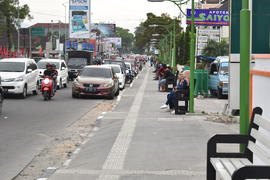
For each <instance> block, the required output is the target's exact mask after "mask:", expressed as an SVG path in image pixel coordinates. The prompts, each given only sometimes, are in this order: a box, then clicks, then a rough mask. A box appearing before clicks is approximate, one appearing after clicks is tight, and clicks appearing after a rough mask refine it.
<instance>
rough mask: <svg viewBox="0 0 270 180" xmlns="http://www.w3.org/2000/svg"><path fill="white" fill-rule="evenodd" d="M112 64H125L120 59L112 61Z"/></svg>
mask: <svg viewBox="0 0 270 180" xmlns="http://www.w3.org/2000/svg"><path fill="white" fill-rule="evenodd" d="M112 64H118V65H120V66H121V67H122V66H123V64H122V62H119V61H112Z"/></svg>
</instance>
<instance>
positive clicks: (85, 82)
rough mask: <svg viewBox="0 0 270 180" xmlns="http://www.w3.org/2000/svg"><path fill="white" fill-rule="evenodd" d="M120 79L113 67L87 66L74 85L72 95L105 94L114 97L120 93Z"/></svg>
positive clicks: (75, 96)
mask: <svg viewBox="0 0 270 180" xmlns="http://www.w3.org/2000/svg"><path fill="white" fill-rule="evenodd" d="M119 91H120V90H119V81H118V78H117V76H116V74H115V73H114V71H113V69H112V68H111V67H105V66H95V65H91V66H85V67H84V68H83V69H82V71H81V72H80V74H79V76H78V77H77V78H76V79H75V80H74V82H73V85H72V97H73V98H78V97H82V96H86V95H88V96H103V97H106V98H108V99H113V98H114V97H115V96H118V95H119Z"/></svg>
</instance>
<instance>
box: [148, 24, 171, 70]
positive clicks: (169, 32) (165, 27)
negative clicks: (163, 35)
mask: <svg viewBox="0 0 270 180" xmlns="http://www.w3.org/2000/svg"><path fill="white" fill-rule="evenodd" d="M175 21H176V20H175V19H174V22H173V23H171V24H168V25H158V24H152V25H149V27H162V28H164V29H165V30H166V31H167V32H168V34H169V35H170V44H169V47H170V50H169V53H170V54H169V59H171V62H170V63H171V67H173V68H176V65H175V59H176V27H175V26H176V25H175ZM172 26H173V29H172V31H169V28H171V27H172Z"/></svg>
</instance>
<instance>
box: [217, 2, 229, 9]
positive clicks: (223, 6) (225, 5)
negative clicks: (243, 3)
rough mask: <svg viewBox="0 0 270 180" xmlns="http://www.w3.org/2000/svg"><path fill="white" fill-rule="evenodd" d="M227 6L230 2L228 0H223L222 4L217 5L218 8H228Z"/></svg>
mask: <svg viewBox="0 0 270 180" xmlns="http://www.w3.org/2000/svg"><path fill="white" fill-rule="evenodd" d="M229 7H230V2H229V1H228V0H225V1H224V2H223V3H222V6H221V7H219V10H229Z"/></svg>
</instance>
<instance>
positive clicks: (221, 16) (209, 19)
mask: <svg viewBox="0 0 270 180" xmlns="http://www.w3.org/2000/svg"><path fill="white" fill-rule="evenodd" d="M187 24H191V9H187ZM195 25H198V26H229V25H230V13H229V11H225V10H211V9H195Z"/></svg>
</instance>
